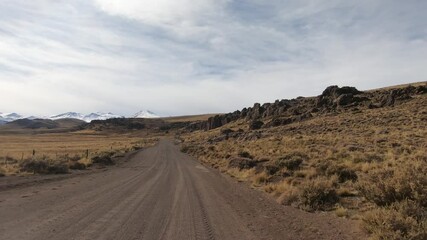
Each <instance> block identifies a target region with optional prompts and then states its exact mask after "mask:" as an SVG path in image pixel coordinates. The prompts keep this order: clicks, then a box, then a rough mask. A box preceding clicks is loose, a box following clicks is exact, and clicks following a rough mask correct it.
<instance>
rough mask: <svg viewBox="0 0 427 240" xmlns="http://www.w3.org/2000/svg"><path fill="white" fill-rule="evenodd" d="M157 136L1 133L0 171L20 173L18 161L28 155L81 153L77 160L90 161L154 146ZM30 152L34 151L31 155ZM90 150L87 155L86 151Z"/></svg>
mask: <svg viewBox="0 0 427 240" xmlns="http://www.w3.org/2000/svg"><path fill="white" fill-rule="evenodd" d="M157 140H158V138H157V137H155V136H153V137H149V136H146V135H139V134H137V133H132V134H112V133H110V134H103V133H99V132H94V131H87V130H86V131H80V132H70V133H47V134H8V135H5V134H2V135H0V170H1V171H2V172H3V173H6V174H16V173H17V172H19V163H21V162H22V161H23V160H25V159H28V158H35V159H52V160H55V159H59V158H63V157H62V156H69V157H74V156H80V157H81V160H79V162H81V163H84V164H86V165H89V164H90V157H91V156H95V155H97V154H99V153H102V152H106V151H115V152H124V151H129V150H132V148H134V147H147V146H150V145H154V144H155V143H156V142H157ZM33 151H34V153H35V155H34V157H33ZM87 153H89V158H86V154H87Z"/></svg>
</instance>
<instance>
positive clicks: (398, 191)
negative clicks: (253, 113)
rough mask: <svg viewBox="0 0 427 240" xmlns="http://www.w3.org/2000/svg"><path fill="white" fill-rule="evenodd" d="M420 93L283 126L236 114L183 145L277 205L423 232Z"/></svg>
mask: <svg viewBox="0 0 427 240" xmlns="http://www.w3.org/2000/svg"><path fill="white" fill-rule="evenodd" d="M425 106H427V96H426V95H425V94H424V95H420V96H417V97H415V98H413V99H411V100H410V101H409V100H408V101H405V102H402V103H401V104H396V105H395V106H387V107H383V108H374V109H369V108H368V109H357V108H355V109H350V110H349V111H343V112H340V113H331V114H325V115H322V116H318V117H313V118H311V119H308V120H305V121H298V122H295V123H290V124H286V125H284V126H277V127H274V126H273V127H266V128H261V127H260V128H258V127H256V128H254V127H253V126H252V125H253V124H252V122H248V121H247V120H237V121H234V122H231V123H228V124H226V125H224V126H222V127H220V128H216V129H214V130H210V131H195V132H192V133H189V134H185V135H181V136H180V140H181V142H182V150H183V151H184V152H187V153H189V154H192V155H194V156H196V157H197V158H198V159H200V160H201V161H202V162H204V163H205V164H207V165H210V166H212V167H214V168H217V169H219V170H220V171H222V172H224V173H227V174H229V175H231V176H232V177H234V178H236V179H237V180H239V181H247V182H250V183H251V185H252V186H253V187H254V188H258V189H261V190H263V191H265V192H267V193H269V194H271V195H272V196H273V197H275V198H276V199H277V201H278V202H279V203H281V204H285V205H291V206H295V207H297V208H301V209H304V210H306V211H331V212H334V213H335V214H336V215H337V216H339V217H345V218H351V219H357V220H361V222H362V223H363V226H364V228H365V229H366V230H367V231H368V232H369V233H371V237H372V238H373V239H420V240H421V239H427V152H426V149H427V138H426V136H427V125H426V122H427V109H426V108H425Z"/></svg>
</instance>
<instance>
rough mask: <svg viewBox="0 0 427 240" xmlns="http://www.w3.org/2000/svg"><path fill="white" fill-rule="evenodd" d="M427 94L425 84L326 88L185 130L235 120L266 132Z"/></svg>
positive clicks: (204, 127)
mask: <svg viewBox="0 0 427 240" xmlns="http://www.w3.org/2000/svg"><path fill="white" fill-rule="evenodd" d="M426 93H427V83H421V84H417V86H407V87H404V88H395V89H393V88H392V89H380V90H374V91H366V92H363V91H359V90H357V89H356V88H355V87H338V86H330V87H328V88H326V89H325V90H324V91H323V93H322V94H321V95H319V96H317V97H299V98H296V99H291V100H287V99H285V100H276V101H275V102H274V103H264V104H262V105H261V104H259V103H255V104H254V106H253V107H249V108H244V109H242V110H241V111H235V112H233V113H228V114H225V115H216V116H214V117H211V118H209V119H208V120H207V121H203V122H197V123H193V124H191V125H190V126H188V129H189V130H211V129H215V128H218V127H221V126H223V125H225V124H227V123H230V122H234V121H236V120H239V119H244V120H248V121H252V125H251V127H252V128H254V129H257V128H261V127H263V128H268V127H274V126H281V125H286V124H290V123H293V122H299V121H302V120H306V119H310V118H313V117H316V116H319V115H326V114H337V113H340V112H344V111H349V110H351V111H359V110H362V109H373V108H382V107H386V106H394V105H395V104H400V103H402V102H404V101H408V100H409V99H411V98H413V97H416V96H417V95H422V94H426Z"/></svg>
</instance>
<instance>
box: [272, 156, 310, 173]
mask: <svg viewBox="0 0 427 240" xmlns="http://www.w3.org/2000/svg"><path fill="white" fill-rule="evenodd" d="M307 159H308V157H307V155H305V154H303V153H299V152H294V153H291V154H288V155H285V156H283V157H281V158H279V159H278V160H277V161H276V165H277V166H278V167H279V168H284V167H286V168H287V169H288V170H291V171H293V170H297V169H299V167H300V166H301V164H302V162H303V161H305V160H307Z"/></svg>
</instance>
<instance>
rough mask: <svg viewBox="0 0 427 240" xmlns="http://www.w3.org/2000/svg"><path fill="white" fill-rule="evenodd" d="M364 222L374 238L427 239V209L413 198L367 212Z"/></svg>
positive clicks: (391, 239)
mask: <svg viewBox="0 0 427 240" xmlns="http://www.w3.org/2000/svg"><path fill="white" fill-rule="evenodd" d="M363 222H364V228H365V229H366V230H367V231H368V232H369V233H371V234H372V238H373V239H378V240H380V239H381V240H382V239H390V240H400V239H408V240H409V239H411V240H424V239H427V211H426V209H425V208H423V207H422V206H420V205H419V204H418V203H417V202H414V201H411V200H405V201H402V202H396V203H393V204H392V205H390V206H389V207H386V208H376V209H374V210H372V211H370V212H368V213H367V214H365V216H364V218H363Z"/></svg>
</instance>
